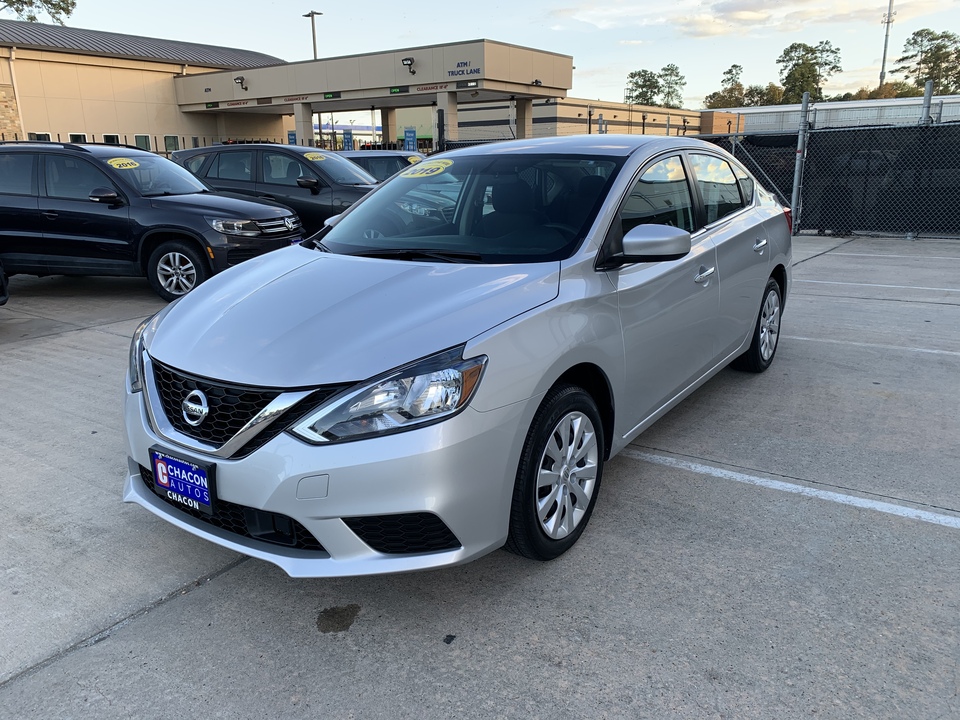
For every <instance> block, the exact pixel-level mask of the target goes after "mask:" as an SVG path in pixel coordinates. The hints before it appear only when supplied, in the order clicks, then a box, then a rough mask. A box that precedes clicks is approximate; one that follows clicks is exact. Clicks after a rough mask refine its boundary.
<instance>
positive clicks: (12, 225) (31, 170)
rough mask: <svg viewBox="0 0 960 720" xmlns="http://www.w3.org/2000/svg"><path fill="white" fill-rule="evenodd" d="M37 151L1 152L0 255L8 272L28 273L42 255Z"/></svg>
mask: <svg viewBox="0 0 960 720" xmlns="http://www.w3.org/2000/svg"><path fill="white" fill-rule="evenodd" d="M37 175H38V172H37V154H36V153H27V152H6V153H3V154H0V257H3V261H4V265H5V266H6V269H7V272H10V273H13V272H28V271H29V270H30V268H31V266H32V263H34V262H35V259H36V258H35V257H34V256H35V255H36V254H37V253H40V254H42V252H43V249H42V248H43V242H42V233H41V230H40V209H39V205H38V199H37Z"/></svg>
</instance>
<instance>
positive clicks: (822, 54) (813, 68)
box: [777, 40, 842, 103]
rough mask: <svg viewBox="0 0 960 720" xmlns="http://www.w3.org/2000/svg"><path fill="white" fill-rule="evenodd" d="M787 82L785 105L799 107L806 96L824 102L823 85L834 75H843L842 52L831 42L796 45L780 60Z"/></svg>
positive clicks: (787, 48)
mask: <svg viewBox="0 0 960 720" xmlns="http://www.w3.org/2000/svg"><path fill="white" fill-rule="evenodd" d="M777 65H779V66H780V79H781V80H782V81H783V90H784V99H783V102H784V103H797V102H800V99H801V98H802V97H803V93H805V92H809V93H810V97H811V98H812V99H813V100H822V99H823V84H824V83H825V82H826V81H827V80H829V79H830V76H831V75H834V74H836V73H838V72H841V70H842V68H841V67H840V49H839V48H836V47H834V46H833V43H831V42H830V41H829V40H821V41H820V42H819V43H817V44H816V45H807V44H806V43H792V44H790V45H788V46H787V47H786V48H784V50H783V52H782V53H781V54H780V57H778V58H777Z"/></svg>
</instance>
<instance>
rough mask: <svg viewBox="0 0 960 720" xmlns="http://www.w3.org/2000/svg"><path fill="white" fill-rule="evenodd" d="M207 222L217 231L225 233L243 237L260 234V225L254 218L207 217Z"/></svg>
mask: <svg viewBox="0 0 960 720" xmlns="http://www.w3.org/2000/svg"><path fill="white" fill-rule="evenodd" d="M206 220H207V222H208V223H210V227H212V228H213V229H214V230H216V231H217V232H222V233H224V234H225V235H242V236H243V237H256V236H258V235H259V234H260V226H259V225H257V223H256V221H254V220H231V219H229V218H212V217H208V218H207V219H206Z"/></svg>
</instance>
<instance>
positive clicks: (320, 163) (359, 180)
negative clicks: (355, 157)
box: [303, 152, 377, 185]
mask: <svg viewBox="0 0 960 720" xmlns="http://www.w3.org/2000/svg"><path fill="white" fill-rule="evenodd" d="M303 157H304V158H305V159H307V160H310V161H311V162H313V163H314V164H315V165H316V166H317V167H322V168H323V170H324V172H326V173H327V175H329V176H330V179H331V180H333V181H334V182H335V183H337V184H338V185H376V184H377V179H376V178H375V177H373V175H370V174H369V173H368V172H366V171H365V170H364V169H363V168H362V167H360V166H359V165H357V164H356V163H352V162H350V161H349V160H347V159H346V158H344V157H341V156H339V155H334V154H332V153H322V152H308V153H304V155H303Z"/></svg>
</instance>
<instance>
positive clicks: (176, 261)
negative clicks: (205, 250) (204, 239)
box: [147, 241, 210, 302]
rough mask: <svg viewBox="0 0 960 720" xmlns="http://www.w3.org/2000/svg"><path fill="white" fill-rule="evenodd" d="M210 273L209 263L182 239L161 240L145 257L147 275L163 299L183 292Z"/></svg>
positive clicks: (191, 288)
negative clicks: (162, 241)
mask: <svg viewBox="0 0 960 720" xmlns="http://www.w3.org/2000/svg"><path fill="white" fill-rule="evenodd" d="M209 277H210V266H209V265H208V264H207V261H206V260H205V259H204V257H203V255H201V254H200V251H199V250H198V249H197V248H196V247H194V246H193V245H190V244H188V243H185V242H180V241H170V242H165V243H162V244H161V245H160V246H158V247H157V249H156V250H154V251H153V252H152V253H150V258H149V260H147V279H148V280H149V281H150V286H151V287H152V288H153V289H154V291H155V292H156V293H157V295H159V296H160V297H162V298H163V299H164V300H166V301H168V302H169V301H171V300H176V299H177V298H178V297H182V296H184V295H186V294H187V293H188V292H190V291H191V290H193V289H194V288H195V287H197V286H198V285H199V284H200V283H202V282H204V281H205V280H207V279H208V278H209Z"/></svg>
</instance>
